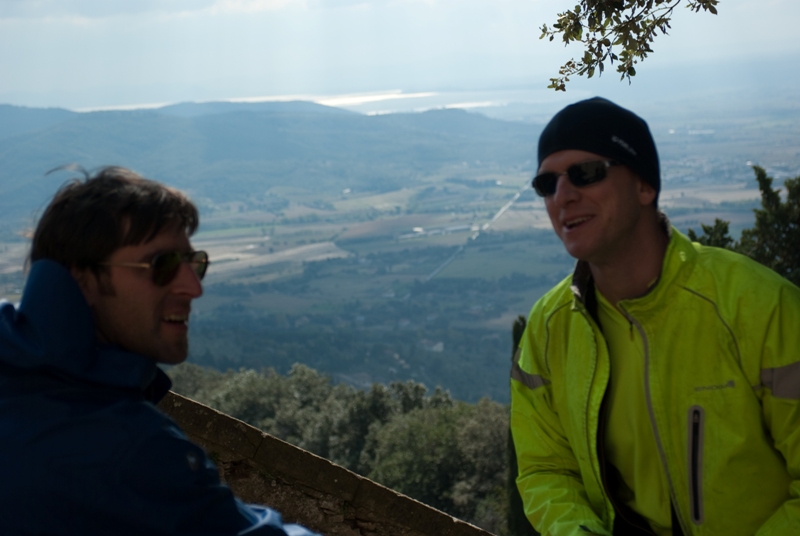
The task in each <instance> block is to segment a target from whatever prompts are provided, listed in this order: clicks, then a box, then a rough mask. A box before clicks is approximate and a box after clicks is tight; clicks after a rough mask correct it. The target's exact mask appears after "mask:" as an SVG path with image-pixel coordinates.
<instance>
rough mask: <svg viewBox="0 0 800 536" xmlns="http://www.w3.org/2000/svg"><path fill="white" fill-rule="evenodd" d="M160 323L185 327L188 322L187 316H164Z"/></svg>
mask: <svg viewBox="0 0 800 536" xmlns="http://www.w3.org/2000/svg"><path fill="white" fill-rule="evenodd" d="M161 321H162V322H166V323H168V324H179V325H182V326H185V325H186V324H187V323H188V322H189V315H177V314H176V315H165V316H164V317H162V318H161Z"/></svg>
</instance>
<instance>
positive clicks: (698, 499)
mask: <svg viewBox="0 0 800 536" xmlns="http://www.w3.org/2000/svg"><path fill="white" fill-rule="evenodd" d="M704 416H705V415H704V412H703V408H702V407H700V406H692V407H691V408H690V409H689V486H690V489H689V496H690V497H691V502H690V504H691V508H692V522H694V524H695V525H699V524H700V523H702V522H703V495H702V489H701V488H702V486H701V477H702V474H703V428H704V426H703V425H704V422H703V421H704V420H705V419H704Z"/></svg>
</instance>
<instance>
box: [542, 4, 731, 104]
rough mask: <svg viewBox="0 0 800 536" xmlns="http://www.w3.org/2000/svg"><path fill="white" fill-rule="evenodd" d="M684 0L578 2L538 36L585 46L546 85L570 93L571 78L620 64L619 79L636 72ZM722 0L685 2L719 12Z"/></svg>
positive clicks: (712, 11) (666, 30)
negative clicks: (718, 5)
mask: <svg viewBox="0 0 800 536" xmlns="http://www.w3.org/2000/svg"><path fill="white" fill-rule="evenodd" d="M683 1H684V0H579V3H578V5H576V6H575V8H574V9H572V10H571V11H565V12H563V13H559V14H558V20H557V21H556V23H555V24H553V25H552V27H550V26H548V25H547V24H544V25H542V28H541V30H542V35H541V36H540V37H539V38H540V39H544V38H549V40H550V41H553V40H554V39H555V38H556V37H557V36H560V37H561V40H562V41H563V42H564V45H565V46H566V45H568V44H570V43H572V42H579V43H582V44H583V47H584V54H583V57H582V58H581V59H579V60H575V59H574V58H572V59H570V60H569V61H568V62H566V63H565V64H564V65H562V66H561V68H560V69H559V70H558V76H557V77H555V78H551V79H550V85H549V86H547V87H548V88H551V89H554V90H556V91H566V83H567V82H569V77H570V76H575V75H578V76H584V75H585V76H586V77H587V78H591V77H592V76H594V74H595V72H597V73H598V74H602V73H603V71H604V69H605V66H606V64H607V63H609V64H611V65H613V64H614V63H615V62H616V64H617V65H616V69H617V72H618V73H620V75H621V76H620V80H623V79H625V78H627V79H628V83H630V79H631V77H632V76H636V67H635V66H636V65H637V64H638V63H639V62H640V61H643V60H644V59H645V58H646V57H647V55H648V54H650V53H651V52H653V49H652V48H651V47H650V44H651V43H652V42H653V40H654V39H655V38H656V37H657V36H658V35H659V33H661V34H664V35H666V34H668V31H669V30H670V28H671V26H670V22H671V20H672V14H673V11H674V10H675V8H676V7H677V6H678V5H679V4H680V3H681V2H683ZM718 1H719V0H686V7H687V8H688V9H690V10H692V11H694V12H695V13H697V12H699V11H700V10H703V11H708V12H710V13H712V14H714V15H716V14H717V8H716V5H717V3H718Z"/></svg>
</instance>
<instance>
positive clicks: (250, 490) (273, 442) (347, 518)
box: [159, 392, 490, 536]
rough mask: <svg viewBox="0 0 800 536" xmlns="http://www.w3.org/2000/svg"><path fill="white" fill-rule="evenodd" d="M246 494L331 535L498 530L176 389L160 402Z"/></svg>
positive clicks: (460, 534)
mask: <svg viewBox="0 0 800 536" xmlns="http://www.w3.org/2000/svg"><path fill="white" fill-rule="evenodd" d="M159 408H160V409H161V410H162V411H164V412H165V413H167V414H168V415H170V416H171V417H172V418H173V419H174V420H175V421H176V422H177V423H178V425H179V426H180V427H181V428H182V429H183V430H184V431H185V432H186V434H187V435H188V436H189V437H190V438H191V440H192V441H194V442H195V443H197V444H199V445H200V446H202V447H203V448H204V449H205V450H206V452H208V454H209V456H210V457H211V458H212V459H213V460H214V461H215V462H216V463H217V465H218V466H219V468H220V475H221V476H222V478H223V480H224V481H225V482H226V483H227V484H228V485H229V486H230V487H231V489H233V491H234V493H235V494H236V495H237V496H238V497H239V498H241V499H242V500H244V501H245V502H251V503H258V504H264V505H267V506H270V507H272V508H275V509H276V510H278V511H279V512H281V514H282V515H283V518H284V520H285V521H287V522H296V523H300V524H302V525H305V526H306V527H308V528H310V529H312V530H315V531H317V532H319V533H321V534H323V535H325V536H339V535H341V536H390V535H391V536H434V535H436V536H490V534H489V533H488V532H486V531H484V530H482V529H479V528H477V527H475V526H473V525H470V524H468V523H465V522H463V521H460V520H458V519H455V518H453V517H452V516H449V515H447V514H445V513H443V512H440V511H438V510H436V509H434V508H431V507H430V506H427V505H425V504H422V503H420V502H418V501H415V500H413V499H411V498H409V497H406V496H405V495H401V494H399V493H397V492H394V491H392V490H390V489H388V488H386V487H384V486H381V485H380V484H376V483H375V482H373V481H371V480H369V479H367V478H364V477H362V476H359V475H357V474H355V473H353V472H352V471H348V470H347V469H345V468H343V467H340V466H338V465H336V464H334V463H332V462H330V461H328V460H326V459H324V458H320V457H319V456H316V455H314V454H311V453H310V452H307V451H305V450H303V449H300V448H298V447H295V446H294V445H290V444H289V443H286V442H285V441H281V440H280V439H277V438H275V437H272V436H270V435H268V434H265V433H263V432H261V431H260V430H258V429H257V428H254V427H252V426H250V425H248V424H245V423H243V422H241V421H239V420H236V419H234V418H232V417H230V416H228V415H225V414H224V413H220V412H218V411H216V410H214V409H211V408H209V407H207V406H204V405H202V404H200V403H198V402H195V401H193V400H190V399H188V398H185V397H183V396H180V395H178V394H175V393H172V392H170V393H169V394H168V395H167V396H166V397H165V398H164V400H162V401H161V403H160V404H159Z"/></svg>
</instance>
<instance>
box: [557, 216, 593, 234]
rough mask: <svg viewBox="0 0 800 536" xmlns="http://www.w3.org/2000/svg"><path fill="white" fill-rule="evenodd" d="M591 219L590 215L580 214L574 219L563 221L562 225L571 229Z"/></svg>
mask: <svg viewBox="0 0 800 536" xmlns="http://www.w3.org/2000/svg"><path fill="white" fill-rule="evenodd" d="M591 219H592V217H591V216H581V217H580V218H575V219H572V220H568V221H565V222H564V227H566V228H567V230H570V231H571V230H572V229H575V228H576V227H579V226H580V225H583V224H584V223H586V222H587V221H589V220H591Z"/></svg>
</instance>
